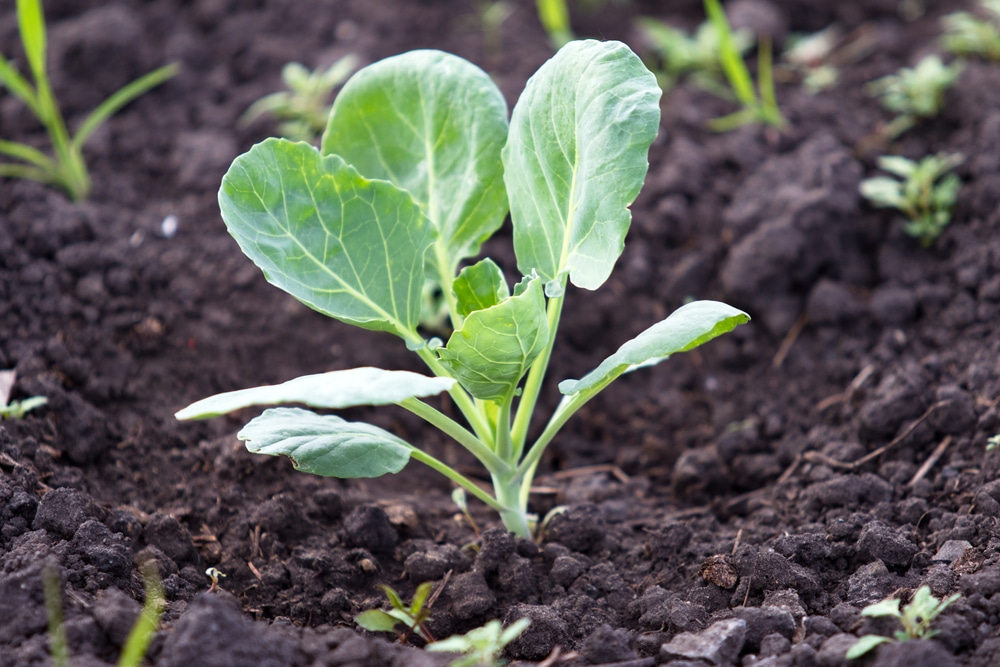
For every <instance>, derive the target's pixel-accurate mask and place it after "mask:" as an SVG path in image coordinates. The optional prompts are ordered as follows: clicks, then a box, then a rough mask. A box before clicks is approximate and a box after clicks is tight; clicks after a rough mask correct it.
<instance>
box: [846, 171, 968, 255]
mask: <svg viewBox="0 0 1000 667" xmlns="http://www.w3.org/2000/svg"><path fill="white" fill-rule="evenodd" d="M963 159H964V158H963V157H962V156H961V155H958V154H954V155H945V154H939V155H929V156H927V157H925V158H923V159H922V160H920V161H919V162H918V161H914V160H908V159H907V158H904V157H900V156H896V155H886V156H883V157H880V158H879V159H878V166H879V168H880V169H882V170H884V171H887V172H889V173H890V174H892V175H893V177H889V176H875V177H873V178H867V179H865V180H863V181H862V182H861V185H860V186H859V190H860V192H861V194H862V195H863V196H864V197H865V198H866V199H868V201H869V202H871V204H872V205H873V206H877V207H879V208H894V209H896V210H898V211H900V212H901V213H902V214H903V215H904V216H906V219H907V223H906V226H905V227H904V231H906V233H907V234H908V235H910V236H912V237H914V238H916V239H918V240H919V241H920V243H921V245H923V246H924V247H925V248H929V247H930V246H932V245H934V241H936V240H937V238H938V237H939V236H940V235H941V232H943V231H944V229H945V227H947V226H948V225H949V223H951V211H952V209H953V208H954V206H955V201H956V200H957V199H958V191H959V189H960V188H961V186H962V182H961V180H960V179H959V178H958V176H956V175H955V174H950V173H948V172H950V171H951V170H952V169H954V168H955V167H957V166H958V165H960V164H962V161H963Z"/></svg>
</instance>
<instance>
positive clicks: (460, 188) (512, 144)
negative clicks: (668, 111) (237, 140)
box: [176, 40, 749, 538]
mask: <svg viewBox="0 0 1000 667" xmlns="http://www.w3.org/2000/svg"><path fill="white" fill-rule="evenodd" d="M660 95H661V92H660V89H659V88H658V87H657V85H656V78H655V77H654V76H653V74H652V73H651V72H650V71H649V70H647V69H646V67H645V66H644V65H643V64H642V61H641V60H639V58H638V56H636V55H635V54H634V53H633V52H632V51H631V49H629V48H628V47H627V46H626V45H625V44H622V43H621V42H613V41H609V42H598V41H595V40H583V41H574V42H570V43H569V44H567V45H566V46H564V47H563V48H562V49H560V50H559V51H558V52H557V53H556V54H555V56H553V57H552V59H550V60H549V61H548V62H547V63H545V64H544V65H543V66H542V67H541V68H540V69H539V70H538V72H536V73H535V75H534V76H533V77H532V78H531V81H530V82H529V83H528V85H527V86H526V87H525V90H524V92H523V93H522V95H521V98H520V99H519V100H518V102H517V104H516V105H515V107H514V110H513V113H512V115H511V117H510V119H509V120H508V116H507V104H506V101H505V100H504V97H503V94H502V93H501V92H500V90H499V89H498V88H497V86H496V84H495V83H494V82H493V80H492V79H491V78H490V77H489V75H488V74H486V73H485V72H484V71H482V70H481V69H479V68H478V67H476V66H475V65H473V64H472V63H470V62H468V61H466V60H463V59H461V58H459V57H457V56H453V55H450V54H446V53H443V52H441V51H432V50H422V51H411V52H409V53H405V54H402V55H399V56H394V57H392V58H387V59H386V60H383V61H380V62H378V63H374V64H373V65H369V66H368V67H365V68H362V69H361V70H359V71H358V72H357V73H356V74H355V75H354V76H353V77H351V79H350V80H349V81H348V82H347V83H346V84H344V87H343V88H342V89H341V91H340V93H339V94H338V96H337V99H336V100H335V101H334V104H333V109H332V111H331V113H330V118H329V120H328V123H327V127H326V131H325V133H324V135H323V139H322V142H321V145H320V148H319V150H317V149H316V148H314V147H312V146H310V145H308V144H306V143H303V142H291V141H288V140H284V139H268V140H266V141H264V142H262V143H260V144H257V145H256V146H254V147H253V148H251V149H250V151H249V152H248V153H246V154H244V155H242V156H240V157H238V158H237V159H236V161H235V162H234V163H233V165H232V166H231V167H230V169H229V171H228V172H227V174H226V176H225V177H224V178H223V182H222V188H221V190H220V192H219V202H220V206H221V209H222V217H223V219H224V220H225V222H226V225H227V227H228V229H229V232H230V234H232V235H233V237H234V238H235V239H236V241H237V243H238V244H239V245H240V248H241V249H242V250H243V252H244V253H245V254H246V255H247V256H248V257H249V258H250V259H251V260H253V261H254V262H255V263H256V264H257V265H258V267H260V268H261V269H262V270H263V272H264V275H265V276H266V277H267V279H268V280H269V281H271V282H272V283H273V284H275V285H276V286H278V287H280V288H281V289H284V290H285V291H287V292H289V294H291V295H292V296H294V297H296V298H297V299H299V300H300V301H302V302H303V303H305V304H307V305H308V306H310V307H312V308H313V309H315V310H317V311H319V312H321V313H324V314H326V315H328V316H330V317H332V318H335V319H338V320H340V321H342V322H346V323H348V324H352V325H354V326H357V327H360V328H363V329H368V330H371V331H380V332H384V333H389V334H392V335H395V336H396V337H398V338H399V339H401V340H402V341H403V343H405V345H406V346H407V347H408V348H409V349H410V350H412V351H413V352H414V353H415V354H416V355H417V356H418V357H419V358H420V359H421V360H422V361H423V363H424V365H425V366H426V368H427V369H428V370H429V372H430V375H426V374H422V373H416V372H411V371H392V370H383V369H380V368H369V367H362V368H354V369H350V370H340V371H331V372H327V373H318V374H314V375H306V376H303V377H300V378H296V379H293V380H289V381H288V382H285V383H283V384H280V385H273V386H264V387H255V388H251V389H243V390H239V391H234V392H227V393H224V394H218V395H216V396H212V397H209V398H206V399H203V400H201V401H197V402H196V403H194V404H192V405H190V406H188V407H187V408H185V409H183V410H181V411H179V412H178V413H177V415H176V416H177V418H178V419H203V418H209V417H214V416H218V415H222V414H226V413H228V412H232V411H234V410H239V409H242V408H245V407H249V406H252V405H262V406H268V405H279V406H282V405H283V404H294V405H296V406H301V405H305V406H307V407H310V408H320V409H324V410H331V409H332V410H337V409H343V408H348V407H352V406H359V405H397V406H399V407H401V408H403V409H405V410H408V411H410V412H412V413H413V414H415V415H417V416H418V417H420V418H421V419H423V420H424V421H426V422H427V423H428V424H430V425H432V426H434V427H436V428H438V429H439V430H440V431H442V432H443V433H444V434H446V435H448V436H449V437H451V438H453V439H454V440H455V441H456V442H457V443H459V444H460V445H461V446H463V447H464V448H465V449H466V450H467V451H468V452H469V453H471V454H472V455H473V456H475V457H476V458H477V459H478V460H479V461H480V463H481V464H482V466H483V471H484V472H485V473H486V475H488V476H489V479H490V481H491V482H492V493H491V492H490V491H488V490H486V489H484V488H483V486H482V485H481V484H480V483H478V482H477V481H476V480H473V479H470V478H469V477H467V476H465V475H464V474H462V473H460V472H459V471H458V470H456V469H454V468H453V467H451V466H449V465H448V464H446V463H445V462H443V461H441V460H439V459H437V458H435V457H433V456H431V455H430V454H429V453H428V452H426V451H424V450H423V449H421V448H420V447H416V446H414V445H412V444H410V443H408V442H406V441H405V440H403V439H401V438H399V437H397V436H396V435H394V434H392V433H390V432H388V431H386V430H384V429H381V428H378V427H375V426H373V425H371V424H365V423H359V422H349V421H345V420H344V419H341V418H340V417H338V416H336V415H330V414H319V413H317V412H313V411H311V410H307V409H303V408H301V407H276V408H270V409H267V410H265V411H264V413H263V414H261V415H260V416H259V417H257V418H256V419H254V420H253V421H251V422H250V423H249V424H247V426H246V427H245V428H244V429H243V430H242V431H240V433H239V434H238V437H239V438H240V439H241V440H243V441H244V442H246V445H247V448H248V449H249V450H250V451H252V452H258V453H262V454H270V455H282V456H287V457H289V458H290V459H291V460H292V464H293V465H294V466H295V467H296V468H297V469H299V470H303V471H305V472H311V473H314V474H318V475H326V476H332V477H342V478H358V477H378V476H381V475H385V474H390V473H397V472H399V471H400V470H402V469H403V468H404V467H405V466H406V464H407V463H408V462H409V461H410V459H411V458H412V459H415V460H417V461H420V462H422V463H424V464H426V465H428V466H430V467H431V468H433V469H434V470H437V471H438V472H439V473H441V474H442V475H444V476H445V477H447V478H448V479H449V480H451V481H452V482H453V483H454V484H455V485H457V486H459V487H462V488H463V489H465V491H466V492H467V493H468V494H469V495H470V496H473V497H475V498H477V499H479V500H480V501H482V502H483V503H485V504H486V505H488V506H489V507H491V508H493V509H494V510H495V511H496V512H498V513H499V515H500V518H501V520H502V521H503V523H504V525H505V526H506V527H507V528H508V529H509V530H510V531H511V532H513V533H515V534H517V535H519V536H521V537H525V538H530V537H532V535H533V528H534V524H535V523H536V517H535V516H534V515H533V514H532V513H530V512H529V511H528V500H529V494H530V489H531V486H532V481H533V480H534V477H535V472H536V470H537V467H538V465H539V463H540V461H541V459H542V454H543V453H544V452H545V448H546V447H547V446H548V445H549V443H550V442H552V440H553V438H555V437H556V435H557V434H558V432H559V430H560V429H561V428H562V427H563V425H564V424H565V423H566V422H567V421H568V420H569V419H570V417H572V416H573V415H574V414H575V413H576V412H577V411H579V410H580V409H581V408H582V407H583V406H584V405H586V404H587V403H588V402H589V401H590V400H591V399H592V398H593V397H594V396H596V395H597V394H598V393H600V392H601V391H603V390H604V389H605V388H606V387H607V386H609V385H610V384H611V383H612V382H613V381H614V380H616V379H617V378H619V377H620V376H622V375H623V374H625V373H626V372H628V371H631V370H634V369H637V368H640V367H645V366H650V365H653V364H655V363H658V362H660V361H663V360H664V359H666V358H667V357H669V356H670V355H672V354H675V353H678V352H685V351H687V350H690V349H693V348H695V347H697V346H698V345H701V344H702V343H705V342H707V341H709V340H711V339H713V338H715V337H716V336H719V335H722V334H724V333H726V332H728V331H731V330H732V329H734V328H735V327H736V326H738V325H740V324H742V323H744V322H746V321H748V320H749V316H747V314H746V313H743V312H742V311H740V310H737V309H736V308H733V307H732V306H729V305H726V304H724V303H720V302H717V301H694V302H692V303H687V304H685V305H683V306H681V307H680V308H679V309H678V310H677V311H675V312H674V313H673V314H672V315H670V316H669V317H668V318H666V319H665V320H663V321H661V322H659V323H658V324H654V325H653V326H651V327H650V328H649V329H647V330H646V331H644V332H643V333H641V334H639V335H638V336H637V337H636V338H633V339H632V340H630V341H628V342H626V343H624V344H623V345H622V346H621V347H620V348H618V351H617V352H615V353H613V354H612V355H611V356H609V357H608V358H607V359H605V360H604V361H603V362H602V363H601V364H600V365H598V366H597V368H595V369H594V370H592V371H591V372H590V373H587V374H586V375H584V376H583V377H582V378H581V379H579V380H565V381H563V382H561V383H560V384H559V385H558V388H559V391H560V392H561V394H562V400H561V402H560V403H559V405H558V406H557V407H556V408H555V411H554V412H553V413H552V415H551V416H550V418H549V420H548V422H547V424H545V426H544V427H543V428H542V430H541V432H537V433H532V434H530V435H531V438H529V426H530V425H531V423H532V415H533V414H534V411H535V408H536V405H537V404H538V400H539V396H540V394H541V391H542V388H543V385H544V380H545V375H546V372H547V370H548V366H549V360H550V359H551V356H552V350H553V347H554V345H555V342H556V333H557V329H558V327H559V322H560V318H561V315H562V311H563V307H564V304H565V303H566V297H567V293H568V289H569V286H570V284H572V285H573V286H575V287H578V288H582V289H586V290H595V289H597V288H599V287H600V286H601V285H602V284H604V282H605V281H606V280H607V279H608V278H609V277H610V274H611V272H612V270H613V268H614V265H615V263H616V262H617V260H618V257H619V256H620V255H621V253H622V251H623V250H624V244H625V235H626V233H627V232H628V227H629V225H630V223H631V213H630V211H629V206H630V205H631V203H632V202H633V201H634V200H635V198H636V196H637V195H638V194H639V190H640V189H641V188H642V185H643V182H644V180H645V177H646V171H647V169H648V166H649V164H648V161H647V155H648V151H649V147H650V144H651V143H652V141H653V139H654V138H655V137H656V134H657V132H658V130H659V124H660ZM508 212H509V213H510V219H511V221H512V226H513V241H514V255H515V257H516V259H517V270H518V271H519V273H520V274H521V279H520V280H519V281H518V282H517V283H516V284H515V285H514V286H513V288H512V287H511V286H510V285H509V283H508V279H507V277H506V274H505V273H504V271H503V270H502V269H501V268H500V266H499V265H498V264H497V263H496V262H494V261H493V260H491V259H489V258H484V259H480V260H479V261H477V262H475V263H472V264H468V265H465V264H466V260H467V259H469V258H472V257H475V256H476V255H478V254H479V250H480V247H481V246H482V244H483V243H484V242H485V241H486V239H488V238H489V237H490V236H492V235H493V233H494V232H496V231H497V229H499V228H500V226H501V225H502V224H503V222H504V220H505V219H506V218H507V214H508ZM428 281H433V282H434V283H435V284H436V285H438V286H439V287H440V293H441V297H442V299H443V303H444V304H445V305H446V306H447V313H448V315H447V320H448V324H449V325H450V326H449V329H450V331H451V332H452V333H451V334H450V336H448V338H447V340H441V339H439V338H437V337H430V338H428V336H427V332H426V331H425V329H424V328H423V326H422V323H421V316H422V315H424V314H425V313H426V308H425V303H426V299H425V285H426V284H427V282H428ZM443 393H447V394H448V396H449V399H450V403H451V406H453V407H454V410H455V417H453V416H451V415H450V414H446V413H445V412H443V411H442V410H440V409H438V408H437V407H435V406H434V405H433V404H432V403H430V402H427V401H425V400H424V399H426V398H429V397H433V396H437V395H439V394H443Z"/></svg>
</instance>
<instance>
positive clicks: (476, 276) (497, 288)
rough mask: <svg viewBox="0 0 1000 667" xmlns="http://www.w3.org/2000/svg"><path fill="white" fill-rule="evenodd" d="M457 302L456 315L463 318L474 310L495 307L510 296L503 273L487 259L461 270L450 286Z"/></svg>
mask: <svg viewBox="0 0 1000 667" xmlns="http://www.w3.org/2000/svg"><path fill="white" fill-rule="evenodd" d="M452 291H453V292H454V293H455V299H456V300H457V301H458V313H459V315H461V316H462V317H463V318H464V317H468V316H469V313H471V312H473V311H475V310H483V309H484V308H489V307H490V306H495V305H497V304H498V303H500V302H501V301H503V300H504V299H506V298H507V297H509V296H510V289H509V288H508V287H507V281H506V280H504V277H503V271H501V270H500V267H499V266H497V265H496V262H494V261H493V260H492V259H490V258H489V257H487V258H486V259H484V260H481V261H479V262H476V263H475V264H473V265H472V266H467V267H465V268H464V269H462V271H461V273H459V274H458V277H457V278H455V282H454V284H452Z"/></svg>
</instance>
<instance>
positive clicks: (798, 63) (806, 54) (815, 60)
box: [781, 25, 843, 94]
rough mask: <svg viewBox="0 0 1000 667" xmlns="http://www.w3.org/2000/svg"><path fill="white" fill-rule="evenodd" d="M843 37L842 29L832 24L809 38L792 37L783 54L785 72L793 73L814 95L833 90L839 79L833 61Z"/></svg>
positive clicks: (838, 73) (806, 36) (804, 36)
mask: <svg viewBox="0 0 1000 667" xmlns="http://www.w3.org/2000/svg"><path fill="white" fill-rule="evenodd" d="M842 40H843V35H842V31H841V29H840V27H839V26H836V25H831V26H829V27H827V28H825V29H824V30H820V31H819V32H814V33H812V34H808V35H798V36H793V37H789V39H788V48H787V49H785V52H784V53H783V54H782V55H781V60H782V62H783V63H784V66H785V70H791V71H792V72H793V73H794V74H796V75H798V77H799V78H801V80H802V85H803V86H804V87H805V89H806V90H807V91H809V92H810V93H812V94H816V93H820V92H823V91H824V90H827V89H829V88H832V87H833V86H834V85H836V83H837V79H838V78H839V77H840V71H839V70H838V68H837V66H836V65H834V64H832V63H831V58H832V56H833V54H834V53H835V51H836V49H837V46H838V45H839V44H840V43H841V42H842Z"/></svg>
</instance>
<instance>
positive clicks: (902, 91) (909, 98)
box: [867, 54, 964, 139]
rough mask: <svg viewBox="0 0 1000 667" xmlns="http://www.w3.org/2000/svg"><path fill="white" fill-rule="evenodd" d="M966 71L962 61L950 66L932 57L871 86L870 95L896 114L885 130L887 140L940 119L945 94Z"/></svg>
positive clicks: (869, 87) (883, 78)
mask: <svg viewBox="0 0 1000 667" xmlns="http://www.w3.org/2000/svg"><path fill="white" fill-rule="evenodd" d="M963 68H964V64H963V63H962V62H961V61H955V62H953V63H951V64H949V65H946V64H945V63H944V62H943V61H942V60H941V58H940V56H937V55H935V54H931V55H929V56H924V58H923V59H922V60H921V61H920V62H919V63H917V65H916V67H904V68H902V69H900V70H899V71H898V72H896V73H895V74H890V75H888V76H884V77H882V78H881V79H876V80H874V81H872V82H870V83H869V84H868V85H867V91H868V93H869V94H870V95H872V96H874V97H877V98H878V99H879V101H880V102H881V103H882V106H883V107H884V108H885V109H886V110H887V111H892V112H894V113H895V114H896V117H895V118H893V119H892V121H890V122H889V124H888V125H886V126H885V130H884V133H885V136H886V138H888V139H895V138H896V137H898V136H899V135H901V134H902V133H903V132H906V131H907V130H909V129H910V128H911V127H913V126H914V125H916V124H917V123H918V122H919V121H921V120H924V119H927V118H933V117H934V116H937V115H938V113H939V112H940V111H941V109H942V108H943V107H944V101H945V100H944V95H945V92H946V91H947V90H948V88H950V87H951V86H952V84H954V83H955V81H957V80H958V77H959V75H960V74H961V73H962V69H963Z"/></svg>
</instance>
